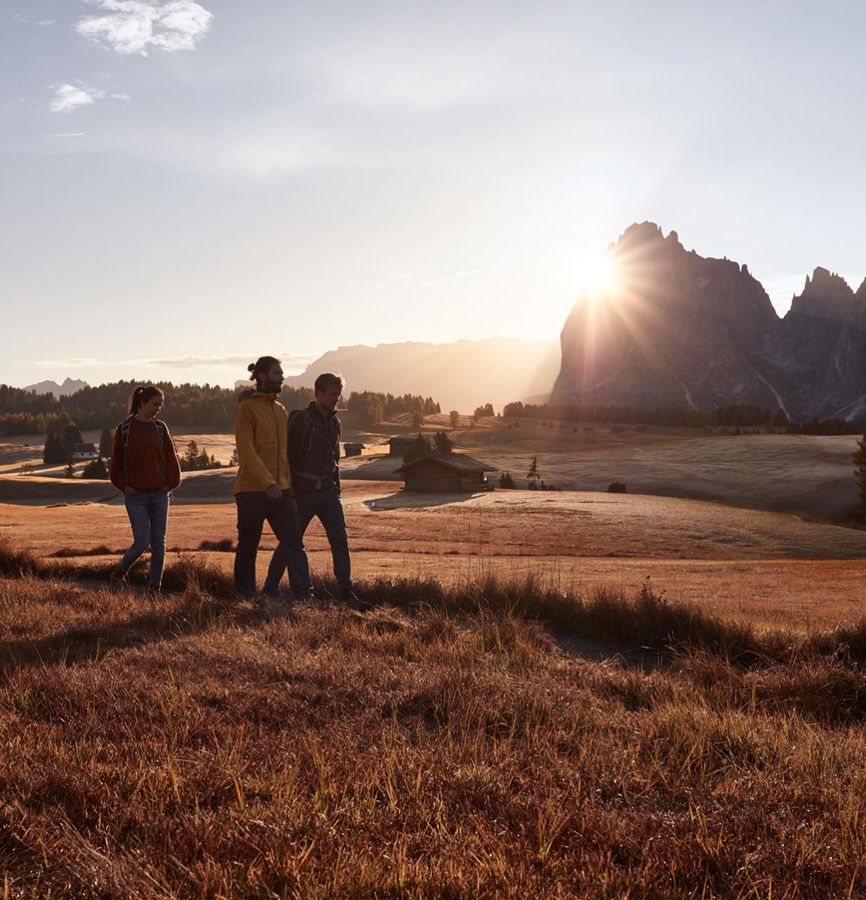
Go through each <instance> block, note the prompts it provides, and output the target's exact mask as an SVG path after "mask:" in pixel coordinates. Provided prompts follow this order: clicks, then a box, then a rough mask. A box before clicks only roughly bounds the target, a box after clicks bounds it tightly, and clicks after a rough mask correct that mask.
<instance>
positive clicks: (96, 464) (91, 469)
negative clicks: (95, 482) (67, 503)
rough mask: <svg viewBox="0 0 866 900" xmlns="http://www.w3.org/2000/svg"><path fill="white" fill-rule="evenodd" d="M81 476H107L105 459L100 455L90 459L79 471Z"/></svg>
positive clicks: (102, 477)
mask: <svg viewBox="0 0 866 900" xmlns="http://www.w3.org/2000/svg"><path fill="white" fill-rule="evenodd" d="M81 477H82V478H101V479H105V478H108V469H107V468H106V467H105V460H103V458H102V456H100V457H99V458H98V459H92V460H91V461H90V462H89V463H88V464H87V465H86V466H85V467H84V471H83V472H82V473H81Z"/></svg>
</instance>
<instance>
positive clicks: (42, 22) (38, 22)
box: [12, 13, 54, 28]
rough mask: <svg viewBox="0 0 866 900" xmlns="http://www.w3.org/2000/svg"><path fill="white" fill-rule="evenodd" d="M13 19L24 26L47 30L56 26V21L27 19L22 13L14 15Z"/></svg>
mask: <svg viewBox="0 0 866 900" xmlns="http://www.w3.org/2000/svg"><path fill="white" fill-rule="evenodd" d="M12 18H13V19H15V21H16V22H21V23H22V24H23V25H37V26H38V27H39V28H47V27H48V26H50V25H53V24H54V19H26V18H25V17H24V16H22V15H21V13H12Z"/></svg>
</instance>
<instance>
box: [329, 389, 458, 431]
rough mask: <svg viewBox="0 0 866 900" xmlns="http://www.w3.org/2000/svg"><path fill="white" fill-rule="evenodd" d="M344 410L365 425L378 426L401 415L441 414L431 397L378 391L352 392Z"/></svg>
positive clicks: (439, 408)
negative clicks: (355, 416)
mask: <svg viewBox="0 0 866 900" xmlns="http://www.w3.org/2000/svg"><path fill="white" fill-rule="evenodd" d="M346 409H347V410H349V412H351V413H354V414H355V415H357V416H358V419H359V420H360V421H361V422H362V423H363V424H365V425H378V424H379V423H380V422H385V421H389V420H391V419H393V418H394V416H396V415H400V414H401V413H415V414H417V415H418V416H430V415H434V414H435V413H440V412H442V409H441V407H440V406H439V404H438V403H437V402H436V401H435V400H434V399H433V398H432V397H422V396H421V395H420V394H418V395H415V394H401V395H397V396H395V395H394V394H383V393H380V392H378V391H353V392H352V393H351V394H350V395H349V399H348V400H347V401H346Z"/></svg>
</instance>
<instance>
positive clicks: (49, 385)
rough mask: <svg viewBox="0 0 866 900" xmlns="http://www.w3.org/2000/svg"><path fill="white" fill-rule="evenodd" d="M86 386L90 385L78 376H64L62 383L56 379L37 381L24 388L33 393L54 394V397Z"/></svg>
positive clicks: (63, 395)
mask: <svg viewBox="0 0 866 900" xmlns="http://www.w3.org/2000/svg"><path fill="white" fill-rule="evenodd" d="M86 387H90V385H88V383H87V382H86V381H81V380H80V379H78V378H65V379H64V381H63V384H58V383H57V382H56V381H39V382H37V383H36V384H28V385H27V387H25V388H24V390H25V391H32V392H33V393H34V394H54V396H55V397H66V396H68V395H69V394H74V393H75V392H76V391H80V390H83V389H84V388H86Z"/></svg>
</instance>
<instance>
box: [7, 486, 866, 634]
mask: <svg viewBox="0 0 866 900" xmlns="http://www.w3.org/2000/svg"><path fill="white" fill-rule="evenodd" d="M28 480H29V479H28ZM231 485H232V480H231V474H230V473H224V472H202V473H194V474H192V475H190V476H188V478H187V479H186V481H185V482H184V485H183V487H182V489H181V491H179V496H178V502H177V503H176V504H175V505H174V508H173V511H172V514H171V519H170V524H169V535H168V545H169V548H170V550H171V551H172V554H170V558H176V556H177V555H178V554H186V555H189V554H191V553H193V554H197V555H198V554H199V552H200V545H201V542H202V540H204V539H207V540H209V541H217V540H222V539H228V540H232V539H233V538H234V537H235V522H234V505H233V504H232V503H231V502H230V498H231ZM76 487H77V485H76ZM103 490H104V488H103ZM187 491H188V492H189V494H188V495H187V499H186V500H184V493H185V492H187ZM344 501H345V506H346V514H347V521H348V524H349V532H350V540H351V543H352V547H353V563H354V567H355V571H356V573H357V574H358V575H359V576H360V577H377V576H380V575H384V576H399V575H404V574H413V575H419V576H424V577H430V578H433V579H436V580H440V581H444V582H447V583H453V582H455V581H459V580H461V579H465V578H467V577H475V576H480V575H486V574H494V575H496V576H497V577H499V578H523V577H526V576H527V575H533V576H535V577H540V578H542V579H543V580H544V581H546V582H548V583H554V584H556V585H559V586H560V587H562V588H565V589H570V590H590V589H593V588H594V587H596V586H598V585H608V586H613V587H616V588H624V589H626V590H635V589H637V588H638V587H639V586H640V585H641V584H642V583H643V582H644V580H645V579H646V578H647V577H650V578H651V580H652V583H653V584H654V585H655V587H656V588H657V589H658V590H660V591H665V594H666V596H668V597H670V598H672V599H676V600H688V601H692V602H696V603H700V604H702V605H703V606H704V607H705V608H707V609H710V610H713V611H714V612H716V613H718V614H725V615H727V614H742V613H746V614H747V615H751V616H752V617H753V618H754V619H755V620H756V621H761V622H765V623H768V624H778V623H780V622H783V623H785V624H786V625H787V626H788V627H796V628H801V629H808V628H810V627H814V626H819V625H821V626H823V625H830V624H834V623H837V622H849V621H852V620H853V619H856V618H858V617H859V616H861V615H866V587H864V585H866V578H864V576H866V532H864V531H858V530H856V529H850V528H839V527H838V526H831V525H823V524H818V523H812V522H804V521H801V520H800V519H798V518H796V517H794V516H790V515H782V514H778V513H768V512H762V511H757V510H738V509H732V508H730V507H726V506H723V505H721V504H716V503H703V502H700V501H693V500H675V499H670V498H664V497H649V496H636V495H613V494H592V493H577V492H574V493H572V492H565V491H563V492H552V493H546V492H544V493H542V492H532V491H496V492H493V493H491V494H483V495H475V496H472V497H469V496H467V495H462V496H451V495H429V496H425V495H417V494H406V493H403V492H399V491H397V492H395V491H394V485H393V484H391V483H387V482H385V483H376V482H366V481H346V483H345V488H344ZM4 534H5V535H7V536H8V537H10V538H11V539H12V540H13V541H14V542H15V543H16V545H18V546H23V547H29V548H32V549H33V550H34V551H35V552H36V553H38V554H39V555H41V556H48V555H50V554H52V553H54V552H56V551H58V550H61V549H66V550H69V551H72V552H73V554H74V553H79V554H87V553H90V552H91V551H92V550H93V549H94V548H97V547H101V546H102V547H108V548H109V549H110V550H112V551H116V552H120V551H121V550H122V549H123V548H124V547H125V546H126V545H127V544H128V542H129V524H128V520H127V517H126V512H125V510H124V508H123V505H122V504H121V502H120V501H119V499H118V500H115V501H113V502H111V503H84V504H71V505H64V506H57V507H45V506H35V505H22V504H10V503H6V504H0V535H4ZM306 543H307V547H308V549H309V551H310V556H311V563H312V566H313V569H314V571H316V572H318V573H320V574H325V573H327V572H328V570H329V567H330V555H329V551H328V548H327V543H326V540H325V538H324V534H323V533H322V530H321V527H320V526H319V524H318V522H314V523H313V524H312V525H311V526H310V530H309V531H308V533H307V539H306ZM273 545H274V542H273V538H272V536H270V535H267V536H266V537H265V539H264V540H263V545H262V546H263V548H264V549H265V550H269V549H270V548H271V547H273ZM268 555H269V554H268V553H266V552H263V553H261V554H260V558H259V564H260V575H261V576H263V573H264V568H265V567H266V565H267V558H268ZM203 556H204V558H207V559H209V560H211V561H213V562H214V564H215V565H217V566H219V567H221V568H223V569H225V570H228V568H229V567H230V566H231V563H232V555H231V554H230V553H205V554H203ZM88 558H89V557H88Z"/></svg>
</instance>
